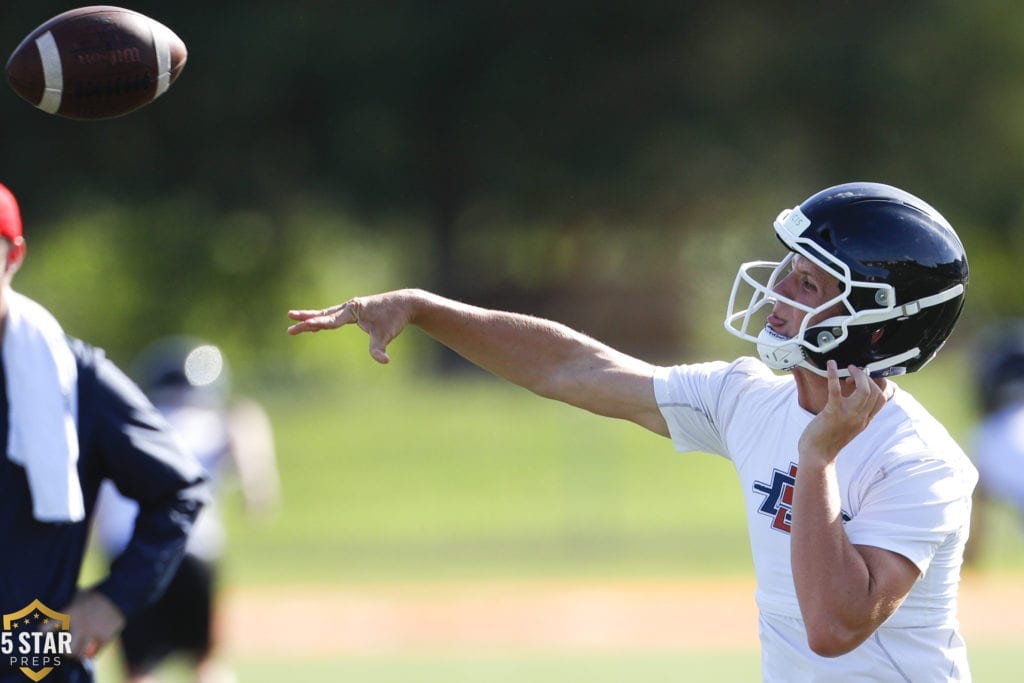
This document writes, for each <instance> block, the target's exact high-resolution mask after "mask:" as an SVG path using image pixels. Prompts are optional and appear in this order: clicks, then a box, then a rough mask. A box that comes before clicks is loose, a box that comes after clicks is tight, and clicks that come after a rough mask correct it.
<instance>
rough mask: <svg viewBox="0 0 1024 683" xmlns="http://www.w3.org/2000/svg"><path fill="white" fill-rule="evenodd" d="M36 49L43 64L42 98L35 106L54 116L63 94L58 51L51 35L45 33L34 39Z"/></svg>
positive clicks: (62, 74)
mask: <svg viewBox="0 0 1024 683" xmlns="http://www.w3.org/2000/svg"><path fill="white" fill-rule="evenodd" d="M36 49H38V50H39V59H40V60H41V61H42V63H43V98H42V99H41V100H40V101H39V104H37V105H36V106H37V107H39V108H40V109H42V110H43V111H45V112H46V113H47V114H56V113H57V110H58V109H60V98H61V94H62V93H63V92H64V71H63V69H62V68H61V65H60V51H59V50H57V41H56V40H54V39H53V34H52V33H50V32H49V31H47V32H46V33H44V34H43V35H41V36H39V37H38V38H36Z"/></svg>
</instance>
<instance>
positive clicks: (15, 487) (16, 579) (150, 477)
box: [0, 339, 207, 683]
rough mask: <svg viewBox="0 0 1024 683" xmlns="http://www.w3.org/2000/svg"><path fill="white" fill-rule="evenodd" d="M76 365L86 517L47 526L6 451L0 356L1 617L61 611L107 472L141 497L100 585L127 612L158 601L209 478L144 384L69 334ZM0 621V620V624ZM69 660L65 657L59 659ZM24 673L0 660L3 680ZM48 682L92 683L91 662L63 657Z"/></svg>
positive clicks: (124, 490) (19, 679)
mask: <svg viewBox="0 0 1024 683" xmlns="http://www.w3.org/2000/svg"><path fill="white" fill-rule="evenodd" d="M69 343H70V344H71V349H72V352H73V353H74V355H75V359H76V361H77V365H78V443H79V448H80V453H79V460H78V473H79V477H80V480H81V485H82V494H83V498H84V501H85V510H86V518H85V520H83V521H82V522H76V523H57V524H54V523H43V522H38V521H36V520H35V518H34V517H33V515H32V499H31V494H30V492H29V488H28V483H27V479H26V474H25V470H24V469H23V468H22V467H21V466H19V465H16V464H14V463H12V462H11V461H10V460H9V459H8V458H7V457H6V454H7V433H8V415H9V411H8V402H7V390H6V376H5V375H4V373H3V371H2V370H3V363H2V361H0V557H2V561H0V614H9V613H12V612H16V611H18V610H20V609H22V608H24V607H25V606H27V605H28V604H29V603H31V602H32V601H33V600H37V599H38V600H39V601H41V602H42V603H43V604H44V605H46V606H47V607H49V608H51V609H54V610H58V611H59V610H62V609H63V608H64V607H66V606H67V605H68V603H70V602H71V599H72V598H73V597H74V595H75V592H76V590H77V581H78V574H79V570H80V569H81V565H82V559H83V556H84V554H85V548H86V541H87V537H88V530H89V525H90V522H91V519H92V511H93V509H94V507H95V504H96V495H97V492H98V490H99V486H100V483H101V482H102V480H103V479H110V480H112V481H113V482H114V483H115V484H116V485H117V487H118V488H119V489H120V490H121V492H122V493H124V494H125V495H126V496H128V497H130V498H133V499H135V500H137V501H138V503H139V516H138V521H137V522H136V527H135V534H134V536H133V537H132V540H131V543H130V544H129V545H128V547H127V548H126V549H125V552H124V553H123V554H122V555H121V556H120V557H119V558H118V559H117V561H116V562H115V563H114V564H113V565H112V566H111V568H110V574H109V576H108V577H107V578H106V579H105V580H103V581H102V582H101V583H100V584H99V585H98V586H97V589H98V590H100V591H101V592H103V593H104V594H105V595H106V596H107V597H109V598H110V599H111V600H112V601H113V602H114V604H116V605H117V606H118V607H119V608H120V609H121V611H122V612H123V613H124V614H125V616H126V617H130V616H132V615H133V614H135V613H136V612H138V611H139V609H140V608H142V607H143V606H144V605H146V604H148V603H150V602H152V601H153V600H155V599H156V598H157V597H158V596H159V594H160V593H161V592H162V591H163V589H164V588H165V587H166V584H167V582H168V581H169V580H170V578H171V576H172V575H173V574H174V571H175V570H176V569H177V566H178V563H179V562H180V560H181V557H182V555H183V554H184V551H185V540H186V537H187V535H188V532H189V530H190V528H191V526H192V522H193V521H194V520H195V517H196V514H197V513H198V512H199V509H200V508H201V507H202V504H203V502H204V501H205V500H206V496H207V491H206V483H205V475H204V474H203V470H202V467H201V466H200V465H199V463H198V461H196V459H195V458H194V457H192V456H191V455H190V454H188V453H187V452H186V451H185V450H184V449H183V448H182V447H181V445H180V443H179V441H178V440H177V438H176V437H173V436H172V435H171V432H170V430H169V427H168V426H167V423H166V422H165V420H164V419H163V417H161V415H160V413H159V412H158V411H157V410H156V409H155V408H154V407H153V406H152V404H151V403H150V402H149V400H148V399H147V398H146V397H145V395H144V394H143V393H142V391H141V390H140V389H139V388H138V387H136V386H135V384H134V383H132V382H131V381H130V380H129V379H128V378H127V377H126V376H125V375H124V373H122V372H121V371H120V370H119V369H118V368H117V367H116V366H115V365H114V364H113V363H112V362H111V361H110V360H109V359H107V358H106V356H105V355H104V353H103V351H102V350H100V349H97V348H95V347H92V346H90V345H88V344H85V343H84V342H81V341H79V340H76V339H69ZM0 625H2V624H0ZM65 660H66V658H65ZM27 680H29V679H28V678H27V677H26V676H25V675H24V674H23V673H21V672H20V671H18V670H17V669H13V670H12V669H10V668H9V660H8V658H7V657H2V658H0V682H2V683H8V682H12V683H13V682H15V681H16V682H18V683H23V682H24V681H27ZM44 680H45V681H47V683H72V682H73V683H80V682H83V681H91V680H92V675H91V673H90V672H89V671H88V669H87V667H86V666H85V665H83V664H80V663H78V662H66V663H64V664H63V665H62V666H61V667H60V668H58V669H55V670H54V671H53V672H52V673H51V674H50V675H49V676H47V677H46V678H45V679H44Z"/></svg>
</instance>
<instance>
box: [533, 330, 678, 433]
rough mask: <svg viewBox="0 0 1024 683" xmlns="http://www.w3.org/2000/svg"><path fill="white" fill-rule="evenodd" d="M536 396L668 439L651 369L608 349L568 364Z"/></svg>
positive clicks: (649, 366)
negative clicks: (637, 426) (634, 424)
mask: <svg viewBox="0 0 1024 683" xmlns="http://www.w3.org/2000/svg"><path fill="white" fill-rule="evenodd" d="M549 379H550V381H549V382H547V383H546V384H545V386H544V387H542V388H540V389H539V390H538V391H537V393H539V394H541V395H544V396H548V397H549V398H555V399H557V400H561V401H564V402H565V403H569V404H570V405H574V406H577V407H579V408H583V409H585V410H589V411H590V412H592V413H595V414H597V415H604V416H606V417H614V418H617V419H622V420H628V421H630V422H634V423H636V424H638V425H640V426H641V427H644V428H645V429H649V430H650V431H652V432H654V433H656V434H659V435H661V436H668V433H669V432H668V425H667V423H666V422H665V418H664V417H663V416H662V414H661V410H660V409H659V408H658V402H657V399H656V397H655V394H654V366H652V365H650V364H649V363H646V362H644V361H641V360H639V359H637V358H633V357H632V356H629V355H627V354H624V353H621V352H618V351H614V350H612V349H609V348H605V349H602V350H601V352H599V353H597V354H595V355H593V356H590V357H588V358H586V359H581V360H579V361H577V362H573V363H568V364H566V365H565V367H564V368H562V369H561V370H560V372H558V373H557V374H556V375H554V376H552V377H551V378H549Z"/></svg>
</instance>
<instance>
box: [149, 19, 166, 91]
mask: <svg viewBox="0 0 1024 683" xmlns="http://www.w3.org/2000/svg"><path fill="white" fill-rule="evenodd" d="M151 30H152V32H153V47H154V49H155V50H156V73H157V78H156V93H154V95H153V98H154V99H156V98H157V97H160V96H161V95H163V94H164V93H165V92H167V89H168V88H169V87H171V43H170V41H169V40H168V39H167V31H166V30H165V29H164V27H163V26H159V27H153V28H152V29H151Z"/></svg>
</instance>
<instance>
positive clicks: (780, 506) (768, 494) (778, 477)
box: [754, 462, 796, 534]
mask: <svg viewBox="0 0 1024 683" xmlns="http://www.w3.org/2000/svg"><path fill="white" fill-rule="evenodd" d="M795 484H796V463H795V462H791V463H789V471H788V472H783V471H782V470H780V469H773V471H772V480H771V481H770V482H763V481H755V482H754V490H755V491H757V492H758V493H760V494H761V495H763V496H764V502H762V503H761V505H760V507H759V508H758V510H757V511H758V512H760V513H761V514H762V515H767V516H769V517H771V518H772V528H773V529H775V530H777V531H781V532H783V533H786V534H788V533H789V532H790V531H792V524H793V487H794V485H795Z"/></svg>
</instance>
